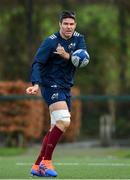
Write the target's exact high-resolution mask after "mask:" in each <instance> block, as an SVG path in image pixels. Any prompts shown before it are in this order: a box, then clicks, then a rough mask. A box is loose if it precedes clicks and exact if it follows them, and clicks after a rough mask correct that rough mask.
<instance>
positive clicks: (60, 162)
mask: <svg viewBox="0 0 130 180" xmlns="http://www.w3.org/2000/svg"><path fill="white" fill-rule="evenodd" d="M38 150H39V147H33V146H32V147H31V148H29V149H28V150H26V152H25V151H20V150H18V151H17V155H14V154H15V153H14V150H12V151H7V150H4V151H2V149H1V150H0V179H45V178H43V177H42V178H37V177H31V176H30V168H31V165H32V163H33V162H34V159H35V157H36V155H37V153H38ZM6 152H7V153H6ZM18 153H21V155H18ZM6 154H7V155H6ZM11 154H12V155H11ZM53 161H54V165H55V167H56V169H57V172H58V177H57V178H55V179H130V149H129V148H86V147H79V146H78V147H75V146H66V145H59V146H58V147H57V150H56V151H55V156H54V159H53ZM47 179H48V178H47Z"/></svg>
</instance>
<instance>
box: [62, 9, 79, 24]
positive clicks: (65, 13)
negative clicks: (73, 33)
mask: <svg viewBox="0 0 130 180" xmlns="http://www.w3.org/2000/svg"><path fill="white" fill-rule="evenodd" d="M65 18H72V19H74V20H76V14H75V12H74V11H68V10H65V11H63V12H62V13H61V14H60V17H59V21H60V22H62V21H63V19H65Z"/></svg>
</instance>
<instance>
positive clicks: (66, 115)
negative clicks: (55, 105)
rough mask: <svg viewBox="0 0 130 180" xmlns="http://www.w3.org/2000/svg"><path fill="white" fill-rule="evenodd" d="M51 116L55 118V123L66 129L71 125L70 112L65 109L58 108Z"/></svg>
mask: <svg viewBox="0 0 130 180" xmlns="http://www.w3.org/2000/svg"><path fill="white" fill-rule="evenodd" d="M51 116H52V117H53V119H54V120H55V124H56V125H57V126H58V127H61V129H63V130H65V129H66V128H68V127H69V125H70V112H69V111H68V110H67V109H65V110H61V109H60V110H56V111H53V112H52V113H51Z"/></svg>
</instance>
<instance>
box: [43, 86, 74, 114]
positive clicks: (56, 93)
mask: <svg viewBox="0 0 130 180" xmlns="http://www.w3.org/2000/svg"><path fill="white" fill-rule="evenodd" d="M41 94H42V97H43V98H44V100H45V102H46V103H47V105H48V106H50V105H51V104H53V103H55V102H58V101H66V103H67V106H68V109H69V111H70V109H71V92H70V90H69V89H62V88H54V87H41Z"/></svg>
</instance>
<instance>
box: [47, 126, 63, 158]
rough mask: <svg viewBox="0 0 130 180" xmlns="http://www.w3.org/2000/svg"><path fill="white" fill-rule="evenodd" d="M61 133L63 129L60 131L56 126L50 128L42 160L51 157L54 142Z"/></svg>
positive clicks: (55, 142)
mask: <svg viewBox="0 0 130 180" xmlns="http://www.w3.org/2000/svg"><path fill="white" fill-rule="evenodd" d="M62 134H63V131H61V130H60V129H59V128H58V127H57V126H54V128H53V129H52V131H51V132H50V135H49V137H48V142H47V147H46V151H45V155H44V160H51V159H52V154H53V151H54V149H55V146H56V144H57V143H58V141H59V140H60V138H61V135H62Z"/></svg>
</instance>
